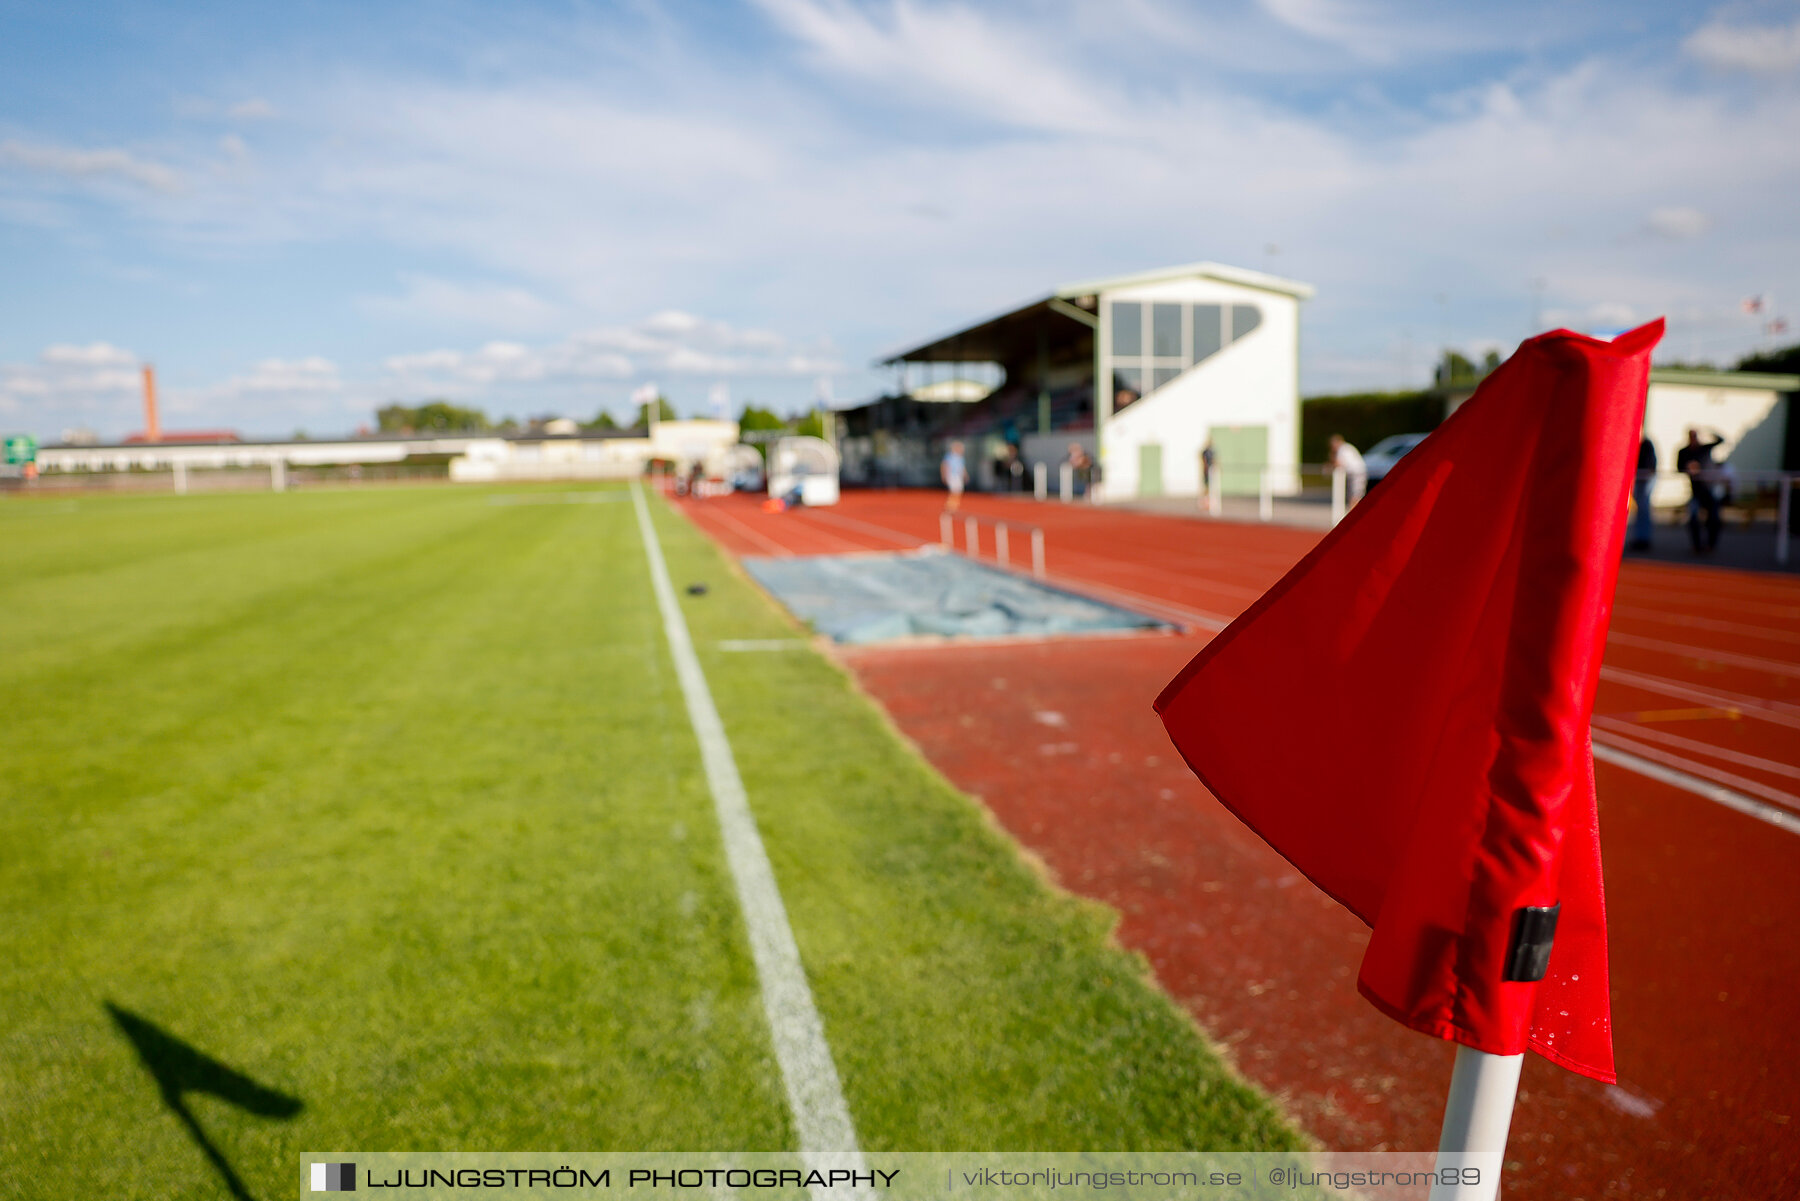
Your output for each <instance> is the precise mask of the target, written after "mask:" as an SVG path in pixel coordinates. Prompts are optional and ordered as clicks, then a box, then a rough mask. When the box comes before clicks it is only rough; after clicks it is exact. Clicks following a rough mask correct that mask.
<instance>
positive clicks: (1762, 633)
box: [1613, 605, 1800, 642]
mask: <svg viewBox="0 0 1800 1201" xmlns="http://www.w3.org/2000/svg"><path fill="white" fill-rule="evenodd" d="M1621 617H1624V618H1627V619H1629V620H1632V621H1647V622H1651V623H1652V624H1655V625H1665V626H1685V627H1687V628H1689V629H1693V630H1711V631H1713V632H1715V633H1719V634H1742V635H1744V636H1745V637H1746V638H1764V639H1767V640H1768V641H1770V642H1800V632H1796V631H1794V630H1778V629H1776V628H1774V627H1773V626H1753V625H1745V624H1744V623H1743V622H1741V621H1721V620H1719V619H1718V618H1716V617H1692V616H1689V615H1688V614H1685V613H1666V612H1664V611H1663V610H1661V609H1643V608H1639V607H1637V606H1635V605H1614V606H1613V619H1614V620H1615V621H1616V620H1617V619H1619V618H1621Z"/></svg>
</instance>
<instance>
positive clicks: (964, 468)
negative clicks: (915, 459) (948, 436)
mask: <svg viewBox="0 0 1800 1201" xmlns="http://www.w3.org/2000/svg"><path fill="white" fill-rule="evenodd" d="M938 475H939V477H940V478H942V479H943V481H944V487H945V489H946V490H947V491H948V492H949V493H950V498H949V499H948V500H946V501H945V502H944V507H945V508H946V509H949V510H950V511H951V512H952V513H954V512H955V511H956V510H957V509H959V508H961V507H962V494H963V489H964V488H966V487H968V485H969V464H968V463H967V462H966V461H965V460H964V459H963V444H962V443H961V442H952V443H951V444H950V449H949V450H947V451H945V452H944V461H943V462H942V463H939V464H938Z"/></svg>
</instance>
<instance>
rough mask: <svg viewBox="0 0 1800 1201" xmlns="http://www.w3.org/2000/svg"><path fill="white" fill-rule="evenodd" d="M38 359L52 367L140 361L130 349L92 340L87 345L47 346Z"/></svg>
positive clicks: (105, 365)
mask: <svg viewBox="0 0 1800 1201" xmlns="http://www.w3.org/2000/svg"><path fill="white" fill-rule="evenodd" d="M38 359H39V361H40V362H42V363H44V364H45V365H47V366H51V367H133V366H136V365H137V361H138V358H137V356H136V355H134V354H132V353H131V352H130V351H129V350H121V349H120V348H119V347H117V346H114V345H112V344H110V343H107V342H90V343H88V344H87V345H86V346H72V345H67V344H62V343H59V344H57V345H55V346H46V347H45V348H44V350H43V352H42V353H41V354H40V355H38Z"/></svg>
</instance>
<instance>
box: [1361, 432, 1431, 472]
mask: <svg viewBox="0 0 1800 1201" xmlns="http://www.w3.org/2000/svg"><path fill="white" fill-rule="evenodd" d="M1429 437H1431V435H1430V434H1393V435H1390V436H1389V437H1386V438H1383V439H1382V440H1381V441H1379V442H1377V443H1376V444H1375V445H1373V446H1371V447H1369V449H1367V450H1365V451H1363V463H1364V464H1365V465H1366V466H1367V467H1368V469H1369V482H1370V483H1371V484H1373V483H1375V482H1376V481H1377V480H1379V479H1381V478H1382V477H1383V476H1385V475H1386V474H1387V473H1388V472H1390V471H1392V470H1393V469H1394V464H1395V463H1398V462H1399V461H1400V457H1401V456H1402V455H1404V454H1405V453H1406V452H1407V451H1409V450H1411V449H1412V448H1413V447H1415V446H1417V445H1418V444H1419V443H1421V442H1423V441H1425V439H1427V438H1429Z"/></svg>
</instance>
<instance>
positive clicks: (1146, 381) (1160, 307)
mask: <svg viewBox="0 0 1800 1201" xmlns="http://www.w3.org/2000/svg"><path fill="white" fill-rule="evenodd" d="M1110 307H1111V308H1112V364H1111V367H1112V382H1113V411H1114V412H1117V411H1118V410H1120V409H1122V408H1124V407H1125V406H1126V405H1129V404H1131V403H1132V402H1133V401H1135V400H1137V399H1138V398H1139V397H1141V396H1143V395H1145V392H1146V389H1148V390H1149V391H1151V392H1154V391H1155V390H1156V389H1158V388H1160V387H1162V386H1163V385H1164V384H1167V383H1169V382H1170V381H1171V380H1173V379H1175V378H1176V377H1178V376H1179V375H1181V374H1182V372H1184V371H1186V370H1187V369H1188V368H1190V367H1192V366H1194V365H1195V364H1197V363H1203V362H1205V361H1206V360H1207V359H1209V358H1211V357H1212V356H1213V355H1215V354H1217V353H1218V352H1219V351H1221V350H1223V349H1224V348H1225V347H1227V346H1229V345H1231V344H1232V343H1233V342H1235V341H1237V340H1238V339H1239V338H1242V337H1243V336H1244V335H1246V334H1248V333H1249V332H1250V331H1251V330H1253V329H1255V328H1256V327H1257V326H1259V325H1261V324H1262V310H1261V309H1259V308H1257V307H1256V306H1255V305H1253V304H1233V305H1223V304H1186V303H1176V302H1169V301H1156V302H1154V303H1149V304H1146V303H1144V302H1142V301H1137V300H1115V301H1113V302H1112V304H1111V306H1110ZM1145 310H1148V312H1146V311H1145ZM1146 326H1147V327H1148V328H1146Z"/></svg>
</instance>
